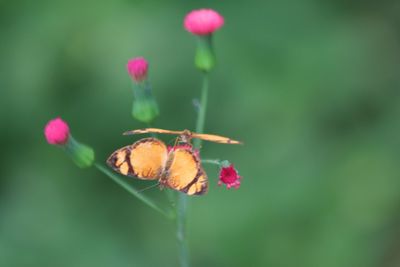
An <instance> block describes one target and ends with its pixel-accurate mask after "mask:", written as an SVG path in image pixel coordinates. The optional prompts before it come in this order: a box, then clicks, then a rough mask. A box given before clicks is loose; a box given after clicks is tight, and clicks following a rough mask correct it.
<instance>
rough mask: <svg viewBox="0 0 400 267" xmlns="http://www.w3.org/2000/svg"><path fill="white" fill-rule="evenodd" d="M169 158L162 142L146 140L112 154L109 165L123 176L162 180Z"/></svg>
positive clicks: (154, 139)
mask: <svg viewBox="0 0 400 267" xmlns="http://www.w3.org/2000/svg"><path fill="white" fill-rule="evenodd" d="M167 157H168V151H167V147H166V145H165V144H164V143H163V142H162V141H160V140H158V139H156V138H144V139H140V140H139V141H137V142H135V143H134V144H133V145H130V146H126V147H123V148H121V149H118V150H117V151H115V152H114V153H112V154H111V156H110V157H109V158H108V160H107V164H108V165H109V166H110V167H111V168H113V169H114V170H115V171H116V172H118V173H121V174H123V175H127V176H132V177H137V178H140V179H144V180H155V179H159V178H160V176H161V173H162V172H163V170H164V167H165V164H166V162H167Z"/></svg>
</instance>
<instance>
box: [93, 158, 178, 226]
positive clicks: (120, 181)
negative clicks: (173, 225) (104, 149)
mask: <svg viewBox="0 0 400 267" xmlns="http://www.w3.org/2000/svg"><path fill="white" fill-rule="evenodd" d="M94 166H95V167H96V168H97V169H98V170H99V171H101V172H102V173H104V174H105V175H107V176H108V177H110V178H111V179H112V180H113V181H114V182H116V183H117V184H118V185H120V186H121V187H122V188H124V189H125V190H126V191H128V192H129V193H130V194H131V195H133V196H135V197H136V198H138V199H139V200H141V201H142V202H143V203H144V204H146V205H147V206H149V207H150V208H152V209H154V210H155V211H158V212H159V213H161V214H162V215H164V216H165V217H167V218H168V219H172V218H173V217H174V215H173V212H171V211H165V210H164V209H162V208H160V207H159V206H158V205H157V204H156V203H154V202H153V201H152V200H150V199H149V198H147V197H146V196H144V195H143V194H141V193H139V192H138V191H137V190H136V189H135V188H134V187H133V186H132V185H131V184H129V183H128V182H127V181H125V180H123V179H122V178H121V177H119V176H118V175H116V174H114V173H112V172H111V171H110V170H109V169H107V168H106V167H104V166H103V165H101V164H99V163H95V164H94Z"/></svg>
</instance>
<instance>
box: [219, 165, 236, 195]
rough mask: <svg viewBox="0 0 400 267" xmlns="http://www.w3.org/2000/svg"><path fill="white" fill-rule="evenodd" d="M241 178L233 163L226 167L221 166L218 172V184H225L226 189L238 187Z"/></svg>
mask: <svg viewBox="0 0 400 267" xmlns="http://www.w3.org/2000/svg"><path fill="white" fill-rule="evenodd" d="M241 178H242V177H240V176H239V173H238V172H237V170H236V169H235V168H234V166H233V164H231V165H229V166H228V167H222V169H221V171H220V173H219V182H218V185H222V184H226V187H227V188H228V189H229V188H231V187H234V188H236V189H238V188H239V187H240V179H241Z"/></svg>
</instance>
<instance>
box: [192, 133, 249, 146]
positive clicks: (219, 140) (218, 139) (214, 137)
mask: <svg viewBox="0 0 400 267" xmlns="http://www.w3.org/2000/svg"><path fill="white" fill-rule="evenodd" d="M192 138H199V139H202V140H206V141H211V142H215V143H221V144H235V145H237V144H242V142H240V141H236V140H232V139H230V138H228V137H224V136H220V135H215V134H199V133H192Z"/></svg>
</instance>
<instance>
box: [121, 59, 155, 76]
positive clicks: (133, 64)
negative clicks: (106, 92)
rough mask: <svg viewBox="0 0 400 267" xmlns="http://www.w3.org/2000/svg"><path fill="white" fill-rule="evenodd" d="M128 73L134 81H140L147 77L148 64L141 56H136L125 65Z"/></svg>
mask: <svg viewBox="0 0 400 267" xmlns="http://www.w3.org/2000/svg"><path fill="white" fill-rule="evenodd" d="M126 67H127V69H128V73H129V75H130V76H131V77H132V79H134V80H135V81H136V82H141V81H143V80H145V79H146V78H147V70H148V68H149V64H148V63H147V60H146V59H144V58H143V57H137V58H134V59H131V60H129V61H128V64H127V65H126Z"/></svg>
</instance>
